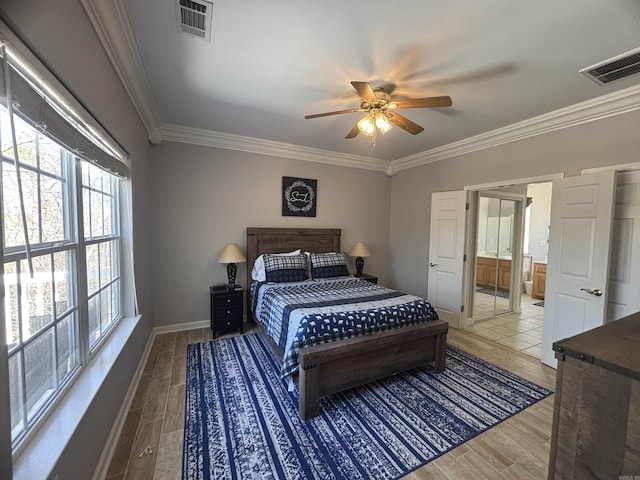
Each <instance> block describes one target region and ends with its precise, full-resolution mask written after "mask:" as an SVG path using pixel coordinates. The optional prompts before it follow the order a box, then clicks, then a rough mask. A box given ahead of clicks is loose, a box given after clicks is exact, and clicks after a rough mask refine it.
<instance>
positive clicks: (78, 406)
mask: <svg viewBox="0 0 640 480" xmlns="http://www.w3.org/2000/svg"><path fill="white" fill-rule="evenodd" d="M139 320H140V316H139V315H138V316H135V317H125V318H123V319H122V320H120V322H119V323H118V325H116V327H115V328H114V330H113V332H111V334H110V335H109V337H108V338H107V339H106V341H105V343H104V345H102V347H101V348H100V350H99V352H98V353H97V354H96V355H94V356H93V358H92V359H91V361H90V362H89V364H88V365H87V366H86V367H85V368H84V371H83V372H81V373H80V375H79V376H78V378H77V379H76V380H75V382H74V383H73V385H71V387H70V388H69V390H68V391H67V392H66V394H65V395H64V397H63V398H62V399H61V400H60V402H59V403H58V405H56V407H55V408H54V409H53V411H52V412H51V413H50V414H49V416H48V418H46V419H45V420H44V422H43V424H42V425H41V426H40V428H39V430H38V431H37V432H36V433H35V435H34V436H33V437H32V438H31V439H29V440H28V443H27V445H25V446H24V447H23V449H22V451H21V452H20V453H19V455H18V456H17V457H16V458H14V460H13V478H14V480H33V479H34V478H49V477H50V476H51V474H52V473H54V472H53V469H54V468H55V465H56V463H57V462H58V459H59V458H60V456H61V455H62V453H63V452H64V449H65V448H66V446H67V444H68V443H69V441H70V439H71V437H72V435H73V433H74V431H75V430H76V428H77V427H78V425H79V423H80V421H81V420H82V418H83V417H84V415H85V413H86V412H87V409H88V408H89V406H90V405H91V402H92V401H93V398H94V397H95V395H96V393H97V392H98V391H99V390H100V387H101V385H102V383H103V382H104V379H105V378H106V377H107V375H108V374H109V371H110V370H111V368H112V367H113V365H114V363H115V362H116V360H117V359H118V356H119V355H120V353H121V352H122V349H123V348H124V346H125V345H126V343H127V340H129V337H130V336H131V334H132V333H133V331H134V330H135V328H136V326H137V325H138V322H139Z"/></svg>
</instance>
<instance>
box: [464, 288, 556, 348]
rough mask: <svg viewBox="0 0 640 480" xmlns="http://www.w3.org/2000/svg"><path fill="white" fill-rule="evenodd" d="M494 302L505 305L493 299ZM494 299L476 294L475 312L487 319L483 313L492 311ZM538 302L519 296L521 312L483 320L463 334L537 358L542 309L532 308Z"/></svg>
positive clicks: (540, 336)
mask: <svg viewBox="0 0 640 480" xmlns="http://www.w3.org/2000/svg"><path fill="white" fill-rule="evenodd" d="M496 301H497V302H506V300H505V299H501V298H499V297H498V298H496ZM493 302H494V298H493V297H492V296H491V295H486V294H483V293H479V292H477V293H476V296H475V310H474V311H475V312H476V313H479V316H480V317H486V316H487V315H486V314H483V313H482V312H487V311H491V312H492V311H493ZM537 302H540V300H537V299H535V298H531V295H527V294H526V293H522V297H521V302H520V305H521V310H522V311H521V312H520V313H510V314H504V315H498V316H495V317H491V318H486V319H484V320H476V322H475V323H474V324H473V325H470V326H468V327H467V328H466V329H465V330H466V331H467V332H471V333H473V334H475V335H478V336H480V337H483V338H487V339H489V340H493V341H494V342H497V343H500V344H502V345H505V346H507V347H509V348H512V349H514V350H518V351H520V352H522V353H526V354H528V355H531V356H533V357H536V358H540V354H541V344H542V322H543V317H544V307H539V306H537V305H534V303H537Z"/></svg>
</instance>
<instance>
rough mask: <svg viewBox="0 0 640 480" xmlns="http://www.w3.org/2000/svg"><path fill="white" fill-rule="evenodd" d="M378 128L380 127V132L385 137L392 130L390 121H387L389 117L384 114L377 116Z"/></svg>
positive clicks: (379, 113) (380, 113)
mask: <svg viewBox="0 0 640 480" xmlns="http://www.w3.org/2000/svg"><path fill="white" fill-rule="evenodd" d="M376 127H378V130H380V132H382V134H383V135H384V134H385V133H387V132H388V131H389V130H391V123H389V120H387V117H385V116H384V113H382V112H378V113H377V114H376Z"/></svg>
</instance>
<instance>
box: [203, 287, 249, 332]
mask: <svg viewBox="0 0 640 480" xmlns="http://www.w3.org/2000/svg"><path fill="white" fill-rule="evenodd" d="M209 293H210V296H211V330H212V331H213V338H216V332H231V331H233V330H238V329H239V330H240V333H243V332H244V323H243V321H242V314H243V302H242V297H243V293H244V290H243V288H242V287H241V286H239V285H236V286H235V288H234V289H233V290H229V289H228V288H227V287H226V286H225V287H209Z"/></svg>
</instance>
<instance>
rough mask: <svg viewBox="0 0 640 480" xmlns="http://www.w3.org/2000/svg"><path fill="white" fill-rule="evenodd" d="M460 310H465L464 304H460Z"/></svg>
mask: <svg viewBox="0 0 640 480" xmlns="http://www.w3.org/2000/svg"><path fill="white" fill-rule="evenodd" d="M460 312H461V313H462V312H464V305H460Z"/></svg>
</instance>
